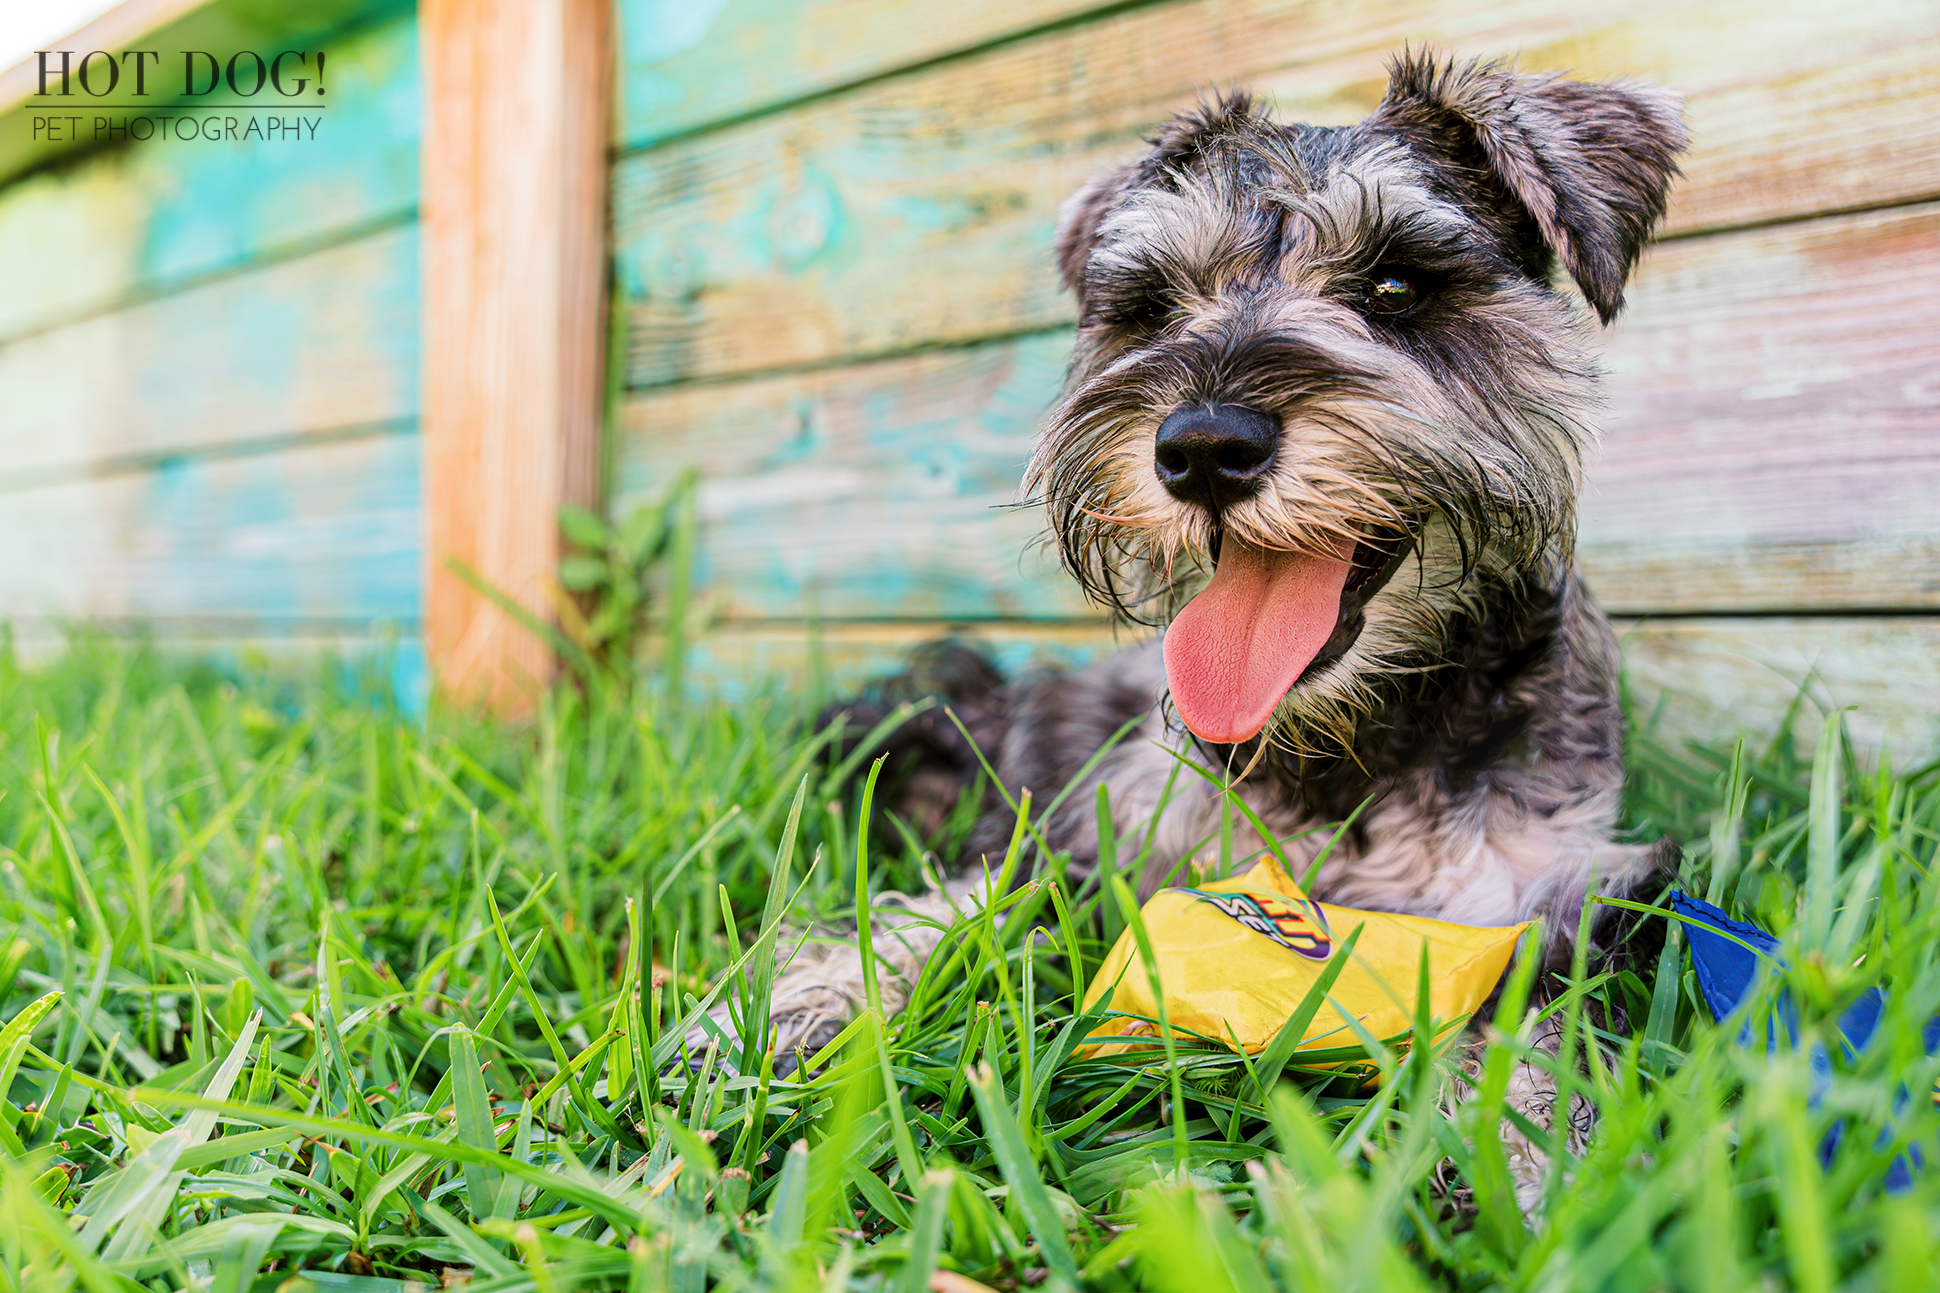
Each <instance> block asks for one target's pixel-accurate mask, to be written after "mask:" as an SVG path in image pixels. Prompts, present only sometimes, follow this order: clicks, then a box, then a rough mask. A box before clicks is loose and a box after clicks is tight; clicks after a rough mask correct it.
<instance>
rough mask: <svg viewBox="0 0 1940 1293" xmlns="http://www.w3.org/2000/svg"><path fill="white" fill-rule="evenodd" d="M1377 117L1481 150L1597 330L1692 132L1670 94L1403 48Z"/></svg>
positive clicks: (1610, 312)
mask: <svg viewBox="0 0 1940 1293" xmlns="http://www.w3.org/2000/svg"><path fill="white" fill-rule="evenodd" d="M1389 73H1390V76H1389V82H1388V93H1387V98H1386V99H1385V100H1384V101H1383V102H1382V104H1381V107H1380V109H1379V111H1377V112H1376V114H1375V116H1374V120H1375V121H1377V122H1380V123H1382V124H1386V125H1392V126H1398V127H1401V128H1403V129H1407V128H1409V127H1413V128H1414V129H1415V130H1417V131H1422V132H1425V134H1426V135H1427V136H1428V137H1430V138H1434V137H1438V136H1445V135H1446V134H1447V132H1448V129H1449V127H1451V126H1452V127H1453V128H1454V129H1455V130H1456V131H1458V132H1460V133H1462V134H1465V135H1466V136H1467V137H1468V138H1469V140H1471V141H1472V142H1473V144H1474V145H1475V146H1476V147H1478V148H1479V149H1480V151H1481V153H1482V157H1483V159H1484V160H1486V162H1487V164H1488V166H1489V168H1490V169H1491V170H1492V171H1494V173H1495V175H1496V177H1497V178H1498V179H1499V180H1500V181H1501V183H1502V185H1503V187H1504V188H1505V189H1507V191H1508V193H1509V194H1510V195H1511V196H1512V197H1513V198H1514V199H1515V201H1516V202H1518V203H1519V204H1521V206H1523V207H1524V208H1526V209H1527V211H1528V213H1529V214H1530V216H1531V217H1533V218H1534V220H1535V223H1536V228H1537V229H1538V230H1539V231H1540V233H1541V235H1542V239H1543V241H1544V242H1545V243H1547V244H1548V246H1549V248H1550V249H1551V250H1552V251H1554V252H1555V253H1556V255H1557V257H1558V258H1559V259H1560V260H1561V261H1562V264H1563V268H1564V269H1565V270H1567V271H1568V273H1569V275H1570V277H1571V278H1574V279H1575V280H1576V283H1577V286H1578V287H1580V288H1582V289H1583V295H1584V296H1585V297H1586V298H1588V300H1589V302H1590V304H1591V305H1592V306H1594V307H1595V309H1596V312H1597V314H1598V316H1599V317H1600V318H1602V320H1603V321H1604V322H1605V323H1608V322H1610V320H1611V319H1613V318H1615V317H1616V314H1617V311H1618V310H1620V309H1622V308H1623V285H1624V282H1625V280H1626V279H1628V278H1629V276H1630V271H1631V269H1633V268H1634V267H1635V266H1636V263H1637V258H1638V257H1639V256H1640V255H1642V254H1643V249H1644V244H1645V243H1646V242H1647V241H1648V240H1649V238H1650V234H1651V231H1652V230H1653V229H1654V228H1655V227H1656V225H1657V222H1658V221H1659V220H1661V219H1662V218H1663V216H1664V204H1665V201H1666V199H1667V198H1668V197H1669V195H1670V185H1671V181H1672V180H1673V179H1675V178H1676V177H1677V175H1678V169H1677V161H1676V158H1677V154H1678V153H1680V152H1682V151H1683V150H1684V147H1685V145H1686V143H1687V142H1688V140H1689V136H1688V134H1687V133H1686V131H1685V129H1684V123H1683V120H1682V115H1681V108H1682V100H1681V99H1680V97H1679V96H1678V95H1677V94H1676V93H1674V92H1673V91H1670V90H1665V89H1660V88H1658V87H1656V86H1648V85H1639V84H1635V83H1631V82H1624V81H1616V82H1607V83H1603V84H1587V83H1583V82H1577V81H1565V80H1562V79H1560V78H1557V77H1551V76H1523V75H1519V74H1517V73H1515V72H1512V71H1510V70H1509V69H1507V68H1506V67H1504V66H1503V65H1501V64H1499V63H1486V62H1481V61H1475V62H1467V63H1454V62H1444V61H1441V60H1439V59H1437V58H1435V57H1434V56H1432V55H1429V54H1426V53H1407V54H1403V55H1401V56H1399V57H1398V58H1396V59H1395V61H1394V62H1393V64H1391V65H1390V67H1389Z"/></svg>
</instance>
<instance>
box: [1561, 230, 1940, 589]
mask: <svg viewBox="0 0 1940 1293" xmlns="http://www.w3.org/2000/svg"><path fill="white" fill-rule="evenodd" d="M1608 359H1609V369H1610V372H1609V378H1608V383H1609V387H1610V392H1611V402H1612V416H1611V418H1610V421H1609V424H1608V426H1609V430H1608V434H1607V436H1606V439H1605V448H1604V452H1603V455H1602V458H1601V461H1599V462H1597V463H1596V465H1595V467H1594V468H1593V470H1592V472H1591V491H1590V496H1589V498H1588V500H1587V501H1586V505H1585V509H1584V519H1583V542H1582V548H1581V558H1582V562H1583V565H1584V567H1585V569H1586V570H1587V571H1588V572H1589V574H1590V577H1591V579H1592V581H1593V583H1594V586H1595V588H1596V590H1597V592H1598V595H1599V596H1600V597H1601V598H1602V600H1603V602H1604V604H1605V605H1606V606H1608V607H1611V608H1612V609H1614V610H1620V611H1626V612H1638V613H1642V612H1648V611H1684V612H1691V611H1747V610H1786V609H1817V610H1828V609H1856V608H1900V609H1904V608H1913V607H1926V608H1933V607H1940V525H1936V523H1935V511H1934V500H1935V499H1936V498H1940V204H1928V205H1923V206H1917V207H1909V208H1903V209H1900V210H1895V211H1885V212H1878V213H1873V214H1868V215H1859V216H1841V217H1833V218H1828V219H1823V220H1813V221H1806V222H1802V223H1799V224H1792V225H1783V226H1779V227H1775V228H1769V229H1759V230H1754V231H1747V232H1743V233H1737V234H1730V235H1722V236H1717V237H1707V238H1697V239H1688V240H1683V241H1679V242H1675V243H1669V244H1665V245H1663V246H1660V247H1658V248H1656V249H1654V250H1653V251H1652V252H1651V254H1650V256H1649V258H1648V260H1647V262H1646V264H1645V266H1644V269H1643V272H1642V273H1641V275H1640V276H1639V280H1638V288H1637V290H1636V292H1635V293H1634V294H1633V296H1632V306H1631V311H1630V313H1629V314H1628V315H1627V316H1626V317H1625V318H1624V320H1623V321H1622V322H1621V323H1620V324H1619V325H1618V328H1617V330H1616V334H1615V336H1614V337H1613V339H1612V342H1611V345H1610V349H1609V355H1608Z"/></svg>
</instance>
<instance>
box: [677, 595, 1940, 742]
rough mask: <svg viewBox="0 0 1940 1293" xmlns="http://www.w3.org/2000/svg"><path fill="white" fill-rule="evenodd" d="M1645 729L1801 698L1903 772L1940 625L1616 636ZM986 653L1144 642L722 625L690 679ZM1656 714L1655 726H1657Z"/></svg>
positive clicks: (1736, 622) (1107, 631) (1045, 628)
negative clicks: (937, 644)
mask: <svg viewBox="0 0 1940 1293" xmlns="http://www.w3.org/2000/svg"><path fill="white" fill-rule="evenodd" d="M1618 632H1619V633H1620V635H1621V638H1622V642H1623V654H1624V670H1625V676H1626V679H1627V682H1628V684H1629V686H1630V688H1631V691H1632V695H1633V697H1634V699H1635V701H1636V705H1637V713H1638V715H1639V717H1640V720H1641V722H1642V724H1643V726H1644V727H1645V729H1646V730H1647V731H1648V732H1649V734H1650V735H1651V736H1653V737H1654V738H1655V739H1658V740H1661V741H1666V742H1669V743H1671V744H1672V745H1676V744H1677V743H1679V742H1681V741H1683V740H1686V739H1694V740H1702V741H1707V742H1710V743H1713V744H1726V745H1728V744H1729V742H1730V741H1731V740H1732V739H1733V738H1734V737H1735V736H1736V735H1737V734H1738V733H1739V732H1741V731H1742V732H1744V733H1746V734H1748V735H1750V736H1752V737H1754V738H1755V739H1768V738H1770V737H1771V736H1772V735H1773V734H1775V733H1776V732H1777V730H1778V728H1779V725H1780V723H1781V722H1782V721H1783V720H1784V717H1785V715H1786V713H1787V711H1788V710H1789V709H1790V708H1791V705H1792V702H1793V700H1794V698H1795V697H1796V696H1797V695H1798V692H1799V689H1800V687H1802V686H1807V684H1808V681H1809V693H1810V695H1811V697H1812V700H1811V703H1809V704H1807V705H1806V706H1805V707H1804V709H1803V711H1802V713H1801V715H1800V718H1799V729H1800V730H1799V734H1800V735H1801V736H1802V737H1803V738H1804V739H1806V740H1807V741H1809V740H1810V739H1811V737H1812V734H1813V733H1814V732H1815V731H1816V729H1817V726H1818V724H1819V722H1820V721H1821V720H1822V719H1823V717H1824V715H1825V714H1826V713H1827V712H1829V711H1830V709H1832V708H1835V707H1839V706H1846V705H1850V706H1854V707H1855V708H1854V710H1853V711H1852V713H1851V714H1849V715H1848V730H1850V731H1851V732H1852V734H1853V736H1854V739H1855V741H1856V743H1857V744H1858V745H1859V746H1860V747H1861V748H1862V749H1872V750H1877V749H1878V748H1880V746H1881V745H1882V744H1884V745H1885V746H1886V747H1887V748H1888V749H1890V750H1891V752H1892V754H1893V756H1894V758H1895V759H1896V760H1897V761H1899V762H1900V763H1901V764H1902V766H1904V765H1906V764H1910V763H1913V762H1916V761H1918V760H1921V759H1925V758H1930V757H1933V756H1935V755H1940V617H1935V616H1878V617H1866V618H1841V617H1823V618H1820V617H1810V618H1798V617H1774V618H1769V619H1767V618H1748V617H1726V618H1715V619H1713V618H1705V619H1678V620H1656V621H1642V622H1639V621H1634V620H1633V621H1623V622H1619V624H1618ZM943 637H957V638H961V639H963V640H965V641H968V642H970V643H973V644H976V645H980V646H982V647H983V648H984V649H985V650H987V651H989V652H990V653H991V655H992V656H993V657H994V658H995V659H996V660H997V661H998V662H999V664H1000V665H1002V667H1003V668H1004V670H1005V672H1006V673H1007V674H1009V675H1010V676H1012V677H1015V676H1017V675H1018V674H1019V673H1021V672H1023V671H1024V670H1026V669H1029V668H1032V667H1038V666H1043V665H1054V666H1062V667H1066V668H1081V667H1083V666H1084V665H1087V664H1090V663H1092V662H1093V661H1095V660H1098V659H1102V658H1103V657H1105V656H1107V655H1109V654H1111V653H1112V652H1114V651H1117V650H1121V649H1123V648H1124V647H1126V646H1129V645H1130V644H1131V643H1132V642H1134V641H1136V640H1137V637H1136V635H1134V634H1131V633H1127V632H1124V631H1119V632H1114V631H1113V630H1112V629H1111V628H1110V627H1109V626H1107V625H1105V624H1103V623H1095V624H1082V623H1063V624H1044V625H1030V626H1021V625H1008V624H976V623H971V624H965V623H953V622H950V621H947V620H944V621H935V620H930V621H912V622H907V623H898V624H828V625H825V626H823V628H822V629H821V632H820V641H819V643H815V644H811V642H810V639H809V636H808V634H807V633H806V632H805V631H804V629H803V627H802V626H801V625H800V624H774V623H747V624H732V623H731V624H727V625H725V626H723V627H722V628H721V629H719V630H717V631H715V632H714V633H712V634H710V635H708V636H707V637H705V638H703V639H702V640H701V641H700V642H699V643H698V644H697V646H696V649H695V659H694V666H693V668H692V669H691V671H690V672H691V674H692V676H693V677H694V678H695V679H696V680H697V682H698V684H699V685H700V686H701V687H702V688H703V689H712V690H715V691H718V692H720V693H721V694H723V695H727V696H730V697H733V696H738V695H741V694H744V693H745V692H747V691H748V690H750V689H751V688H752V687H753V686H756V685H759V684H761V683H762V682H764V681H767V680H769V679H774V678H781V679H784V680H787V681H790V682H793V683H796V684H800V683H803V682H805V681H807V680H809V679H810V678H811V676H812V674H813V672H814V671H815V670H816V669H817V668H819V669H820V670H821V671H822V676H823V679H824V682H825V684H826V685H827V686H828V687H829V688H830V689H831V690H833V691H834V692H835V693H836V694H840V693H841V691H842V690H843V689H845V688H852V687H855V686H857V685H858V684H860V683H863V682H865V681H867V680H868V679H871V678H877V677H882V676H884V675H887V674H891V673H896V672H898V671H900V670H902V669H903V668H906V667H907V663H908V657H909V651H910V649H911V648H912V647H915V646H917V645H919V644H921V643H924V642H932V641H935V640H937V639H938V638H943ZM1653 715H1654V717H1653Z"/></svg>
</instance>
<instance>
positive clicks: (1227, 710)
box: [1165, 537, 1352, 745]
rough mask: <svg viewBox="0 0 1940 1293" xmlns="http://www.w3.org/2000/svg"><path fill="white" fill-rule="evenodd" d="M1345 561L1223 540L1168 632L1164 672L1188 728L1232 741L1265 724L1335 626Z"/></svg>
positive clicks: (1348, 566)
mask: <svg viewBox="0 0 1940 1293" xmlns="http://www.w3.org/2000/svg"><path fill="white" fill-rule="evenodd" d="M1351 569H1352V566H1351V564H1350V563H1349V562H1348V561H1344V560H1339V559H1334V558H1327V557H1310V556H1305V555H1303V554H1300V553H1293V552H1269V551H1268V550H1266V549H1265V548H1256V547H1253V546H1251V545H1250V544H1244V543H1240V542H1239V541H1237V540H1235V539H1233V538H1230V537H1229V538H1228V539H1227V540H1226V542H1225V545H1224V548H1223V551H1222V552H1221V555H1220V561H1219V569H1218V570H1217V571H1215V572H1214V573H1213V578H1212V582H1211V583H1210V584H1208V585H1206V589H1205V591H1204V592H1202V593H1200V594H1199V595H1198V596H1197V597H1195V598H1193V599H1192V600H1191V601H1190V602H1187V603H1186V607H1185V609H1184V610H1182V611H1180V612H1179V615H1178V618H1176V619H1174V620H1173V621H1172V627H1171V628H1169V629H1167V630H1166V632H1165V680H1166V682H1167V683H1168V684H1169V685H1170V686H1171V688H1172V703H1173V705H1174V706H1176V707H1177V708H1178V711H1179V717H1180V718H1182V719H1184V720H1185V724H1186V726H1187V727H1189V728H1191V729H1192V732H1193V735H1195V736H1198V737H1200V738H1201V739H1203V740H1207V741H1213V742H1216V743H1218V744H1221V745H1232V744H1235V743H1237V742H1240V741H1244V740H1246V739H1247V738H1248V737H1251V736H1253V735H1254V734H1256V733H1257V732H1258V731H1259V730H1260V729H1261V728H1263V727H1265V726H1266V720H1267V719H1269V718H1271V717H1272V716H1273V707H1274V706H1275V705H1278V704H1279V703H1280V698H1281V697H1282V696H1284V695H1286V694H1287V689H1288V688H1290V687H1292V686H1293V683H1294V679H1296V678H1298V677H1299V676H1300V672H1301V670H1303V669H1305V668H1306V667H1307V665H1308V664H1309V663H1310V662H1311V661H1312V660H1313V658H1314V657H1315V656H1316V655H1318V654H1319V653H1320V648H1321V647H1323V646H1325V645H1326V643H1327V639H1328V638H1329V637H1330V636H1331V635H1332V634H1333V632H1334V622H1335V621H1336V620H1337V619H1339V618H1340V596H1341V588H1342V587H1343V585H1345V584H1346V582H1347V573H1348V571H1349V570H1351Z"/></svg>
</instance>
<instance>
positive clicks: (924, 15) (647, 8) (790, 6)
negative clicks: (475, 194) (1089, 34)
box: [614, 0, 1119, 148]
mask: <svg viewBox="0 0 1940 1293" xmlns="http://www.w3.org/2000/svg"><path fill="white" fill-rule="evenodd" d="M1118 2H1119V0H985V3H981V4H936V3H934V2H933V0H620V3H619V4H618V6H617V10H616V14H615V17H616V19H617V22H618V26H619V45H620V57H621V60H622V62H621V77H622V82H621V87H620V95H619V109H620V119H619V121H618V122H616V123H615V130H614V139H615V141H616V142H617V143H618V144H619V145H620V146H621V147H623V148H639V147H644V146H646V145H649V144H652V143H654V142H655V141H657V140H661V139H665V138H667V137H668V136H670V135H678V134H686V133H689V132H691V131H694V130H698V129H700V128H702V127H704V126H706V125H708V124H709V123H711V122H717V121H725V120H728V119H730V118H733V117H738V116H743V115H746V114H748V113H751V112H756V111H760V110H762V109H765V108H769V107H772V106H774V105H777V104H785V103H788V102H790V101H791V100H794V99H799V98H802V97H804V96H806V95H811V94H816V93H819V92H822V91H825V90H828V89H830V88H832V87H835V86H840V85H847V84H851V83H853V82H855V81H858V80H861V79H863V78H865V77H869V76H875V75H880V74H882V73H883V72H886V71H891V70H894V69H896V68H902V67H909V66H911V65H913V64H917V63H923V62H927V61H929V60H931V59H936V58H940V57H943V56H945V55H949V54H953V53H956V52H957V51H959V50H967V49H974V48H976V47H977V46H980V45H983V44H986V43H988V42H990V41H993V40H999V39H1002V38H1003V37H1006V36H1010V35H1012V34H1013V33H1017V32H1023V31H1029V30H1031V29H1033V28H1037V27H1041V26H1044V25H1046V24H1049V23H1055V22H1059V21H1061V20H1065V19H1070V18H1073V17H1076V16H1079V15H1082V14H1085V13H1090V12H1094V11H1096V10H1099V9H1107V8H1113V7H1115V6H1116V4H1117V3H1118Z"/></svg>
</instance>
